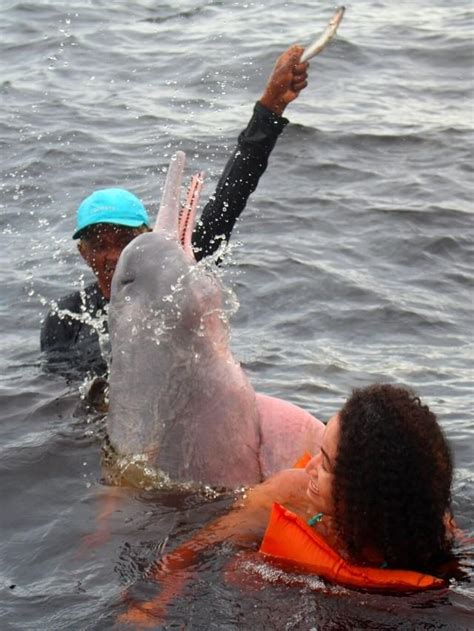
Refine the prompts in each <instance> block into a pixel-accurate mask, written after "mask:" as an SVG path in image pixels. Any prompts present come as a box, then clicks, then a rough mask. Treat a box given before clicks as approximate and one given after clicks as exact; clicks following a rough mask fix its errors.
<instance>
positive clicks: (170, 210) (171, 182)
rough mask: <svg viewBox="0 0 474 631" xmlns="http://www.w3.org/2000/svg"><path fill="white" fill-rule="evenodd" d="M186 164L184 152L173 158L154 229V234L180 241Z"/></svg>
mask: <svg viewBox="0 0 474 631" xmlns="http://www.w3.org/2000/svg"><path fill="white" fill-rule="evenodd" d="M185 162H186V155H185V154H184V151H177V152H176V153H175V154H173V155H172V156H171V160H170V165H169V167H168V174H167V176H166V181H165V186H164V188H163V195H162V197H161V204H160V209H159V211H158V216H157V218H156V222H155V227H154V228H153V230H154V232H166V233H167V234H169V235H170V236H172V237H174V238H175V239H176V240H178V220H179V211H180V197H181V181H182V179H183V171H184V163H185Z"/></svg>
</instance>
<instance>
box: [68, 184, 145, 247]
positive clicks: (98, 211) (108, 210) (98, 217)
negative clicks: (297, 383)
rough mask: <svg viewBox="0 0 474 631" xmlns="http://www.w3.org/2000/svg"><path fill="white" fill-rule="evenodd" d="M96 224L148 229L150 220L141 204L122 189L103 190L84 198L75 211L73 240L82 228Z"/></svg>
mask: <svg viewBox="0 0 474 631" xmlns="http://www.w3.org/2000/svg"><path fill="white" fill-rule="evenodd" d="M96 223H113V224H116V225H118V226H127V227H129V228H138V227H139V226H143V225H145V226H148V227H150V219H149V218H148V213H147V211H146V208H145V206H144V205H143V204H142V202H141V201H140V200H139V199H138V197H136V196H135V195H134V194H133V193H130V192H129V191H126V190H125V189H123V188H104V189H101V190H99V191H94V192H93V193H92V195H89V197H86V199H85V200H84V201H83V202H82V203H81V205H80V206H79V208H78V209H77V225H76V230H75V231H74V234H73V235H72V238H73V239H78V238H79V237H80V233H81V231H82V230H84V228H87V227H88V226H92V225H94V224H96Z"/></svg>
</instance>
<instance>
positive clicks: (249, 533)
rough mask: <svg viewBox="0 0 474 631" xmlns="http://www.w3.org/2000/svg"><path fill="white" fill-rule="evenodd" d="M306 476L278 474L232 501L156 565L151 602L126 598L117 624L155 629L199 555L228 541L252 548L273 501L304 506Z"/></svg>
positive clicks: (293, 472)
mask: <svg viewBox="0 0 474 631" xmlns="http://www.w3.org/2000/svg"><path fill="white" fill-rule="evenodd" d="M306 485H307V475H306V473H305V472H304V470H301V469H287V470H285V471H281V472H279V473H277V474H275V475H274V476H272V477H271V478H269V479H268V480H267V481H266V482H263V483H262V484H259V485H257V486H256V487H254V488H253V489H251V490H249V491H248V493H246V494H244V495H243V496H242V497H240V498H239V499H238V500H236V502H235V504H234V507H233V508H232V509H231V511H230V512H229V513H227V514H226V515H223V516H222V517H220V518H218V519H217V520H215V521H214V522H212V523H211V524H209V525H207V526H205V527H204V528H202V529H201V530H199V531H198V532H197V534H196V535H195V536H194V537H193V538H192V539H191V540H189V541H186V542H184V543H183V544H181V545H180V546H178V547H177V548H176V549H175V550H173V552H170V553H169V554H167V555H165V556H164V557H163V558H162V559H161V560H160V561H158V562H157V563H156V565H155V566H154V568H153V570H152V571H151V573H150V575H151V577H152V578H153V580H156V581H157V582H158V583H159V584H160V586H161V590H160V593H159V594H158V595H157V596H156V597H155V598H153V599H152V600H149V601H146V602H142V603H137V602H133V601H132V600H131V599H129V598H128V597H127V596H126V597H125V599H126V601H128V603H129V608H128V609H127V611H126V612H125V613H124V614H122V615H121V616H120V621H121V622H127V623H133V624H135V625H140V626H141V627H146V626H155V625H156V624H157V623H158V621H159V620H163V619H164V617H165V615H166V608H167V606H168V604H169V603H170V602H171V601H172V600H173V599H174V598H175V597H176V596H177V595H178V594H179V593H180V592H181V591H182V589H183V587H184V586H185V585H186V583H187V582H188V581H190V580H191V579H192V577H193V566H194V564H195V563H196V561H197V560H198V558H199V555H200V554H201V553H202V552H204V551H205V550H206V549H208V548H209V547H211V546H213V545H217V544H218V543H221V542H223V541H231V542H233V543H235V544H236V545H238V546H242V547H253V546H256V545H258V544H259V543H260V541H261V539H262V536H263V533H264V531H265V528H266V525H267V521H268V517H269V515H270V510H271V507H272V505H273V503H274V502H279V503H282V504H285V505H286V506H288V507H289V508H292V509H298V510H299V509H301V506H302V505H304V504H305V503H306V499H305V492H306Z"/></svg>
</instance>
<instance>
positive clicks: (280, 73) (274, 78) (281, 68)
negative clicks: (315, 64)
mask: <svg viewBox="0 0 474 631" xmlns="http://www.w3.org/2000/svg"><path fill="white" fill-rule="evenodd" d="M303 50H304V48H303V47H302V46H298V45H294V46H290V48H288V50H286V51H285V52H284V53H282V54H281V55H280V56H279V57H278V59H277V62H276V64H275V67H274V68H273V71H272V74H271V75H270V78H269V79H268V83H267V85H266V87H265V90H264V92H263V96H262V98H261V99H260V103H261V105H263V106H264V107H266V108H267V109H269V110H270V111H271V112H274V113H275V114H278V115H279V116H281V115H282V114H283V112H284V111H285V108H286V106H287V105H288V103H291V101H294V99H296V97H297V96H298V95H299V93H300V92H301V90H303V89H304V88H305V87H306V86H307V85H308V81H307V79H308V62H305V63H300V57H301V55H302V53H303Z"/></svg>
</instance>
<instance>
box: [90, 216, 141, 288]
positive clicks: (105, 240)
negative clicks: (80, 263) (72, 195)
mask: <svg viewBox="0 0 474 631" xmlns="http://www.w3.org/2000/svg"><path fill="white" fill-rule="evenodd" d="M147 231H148V228H146V227H145V226H141V227H140V228H126V227H124V226H116V225H114V224H97V225H96V226H92V227H91V228H89V229H88V230H87V233H86V235H85V236H84V237H83V238H82V239H81V240H80V241H79V243H78V248H79V252H80V253H81V256H82V258H83V259H84V260H85V261H86V263H87V265H89V267H90V268H91V269H92V271H93V272H94V274H95V275H96V277H97V281H98V283H99V287H100V290H101V292H102V294H103V295H104V298H105V299H106V300H110V288H111V285H112V277H113V275H114V272H115V268H116V266H117V262H118V260H119V257H120V255H121V253H122V250H123V249H124V248H125V247H126V246H127V245H128V244H129V243H130V241H132V240H133V239H134V238H135V237H136V236H138V235H139V234H142V232H147Z"/></svg>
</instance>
